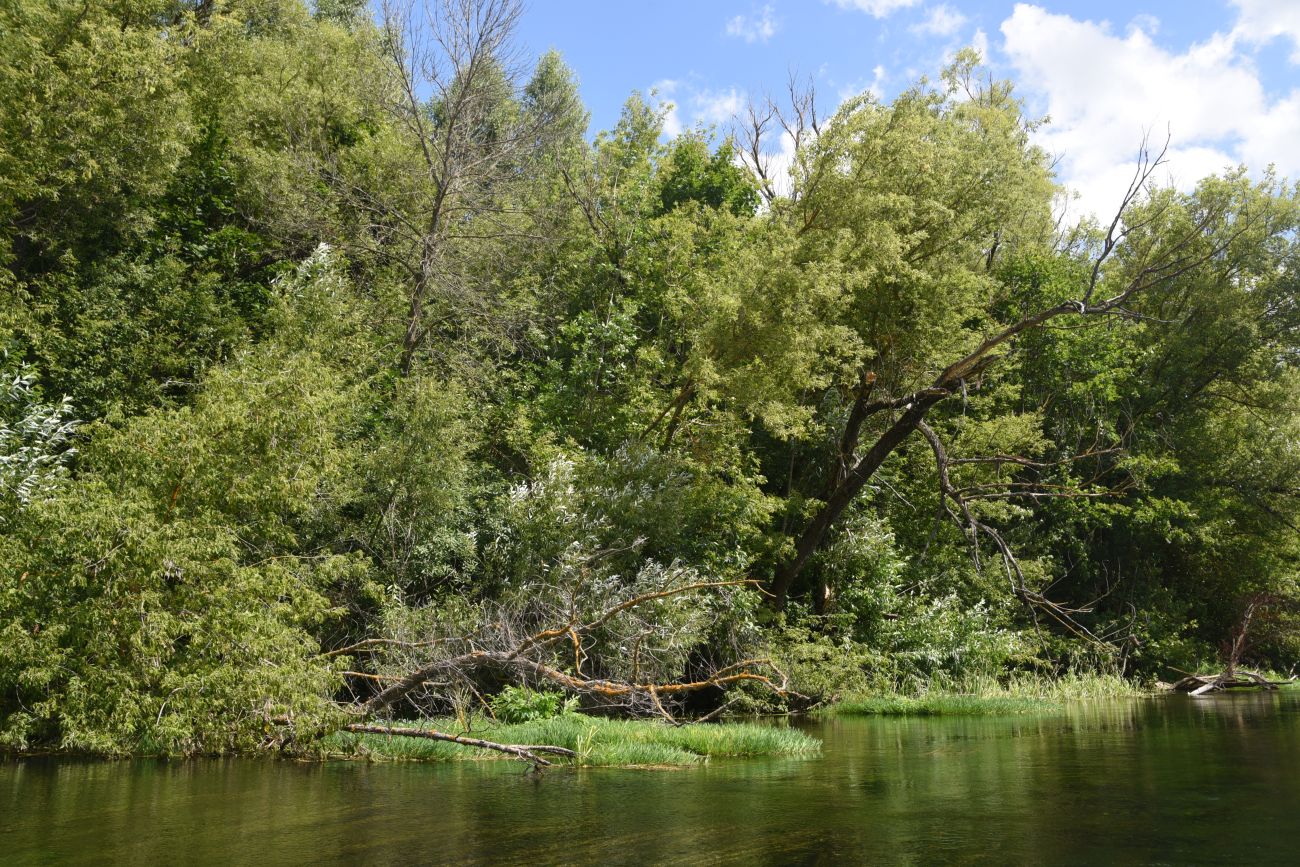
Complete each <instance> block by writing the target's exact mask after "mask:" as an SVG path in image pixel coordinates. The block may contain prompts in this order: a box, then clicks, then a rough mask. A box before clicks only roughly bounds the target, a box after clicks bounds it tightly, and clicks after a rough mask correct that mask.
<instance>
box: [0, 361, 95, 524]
mask: <svg viewBox="0 0 1300 867" xmlns="http://www.w3.org/2000/svg"><path fill="white" fill-rule="evenodd" d="M3 360H4V359H3V356H0V361H3ZM0 375H3V379H0V523H3V521H4V514H5V512H6V511H11V510H13V509H14V508H21V507H23V506H25V505H27V504H28V503H30V502H32V501H33V500H38V499H40V498H41V497H44V496H46V495H48V493H49V492H50V491H51V490H52V489H53V488H54V486H55V485H56V484H57V483H58V481H59V479H60V478H62V477H63V475H64V474H65V473H66V471H67V470H66V467H67V463H68V461H69V460H70V459H71V458H72V456H73V455H74V454H75V453H76V449H75V448H73V447H72V446H71V445H70V442H71V440H72V436H73V434H74V433H75V432H76V429H77V425H78V422H77V421H76V419H74V418H73V417H72V401H71V400H70V399H69V398H68V397H66V396H65V397H64V398H63V400H61V401H60V402H59V403H57V404H46V403H40V402H39V401H38V400H37V398H36V395H35V393H34V388H35V384H36V376H35V374H33V373H32V371H31V369H30V368H28V367H26V366H23V367H19V368H18V369H17V370H16V371H14V370H12V369H10V370H7V371H4V373H3V374H0Z"/></svg>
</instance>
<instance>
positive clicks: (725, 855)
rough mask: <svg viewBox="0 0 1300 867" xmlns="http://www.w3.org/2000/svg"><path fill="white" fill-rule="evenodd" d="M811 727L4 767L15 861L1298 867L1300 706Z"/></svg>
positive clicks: (1243, 704)
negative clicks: (580, 757)
mask: <svg viewBox="0 0 1300 867" xmlns="http://www.w3.org/2000/svg"><path fill="white" fill-rule="evenodd" d="M801 725H803V726H804V727H805V728H807V729H808V730H809V731H810V732H811V733H813V734H815V735H817V736H818V737H820V738H822V739H823V741H824V744H825V745H824V749H823V751H822V754H821V755H820V756H816V757H810V758H802V759H781V760H723V761H720V760H713V761H712V762H710V763H709V764H708V765H706V766H703V767H700V768H692V769H689V770H675V771H664V770H657V771H656V770H612V769H584V770H572V769H553V770H550V771H547V772H546V773H544V774H542V775H540V776H535V775H531V774H527V773H525V772H524V770H523V768H522V767H520V766H519V765H517V764H515V763H512V762H505V761H494V762H462V763H456V764H442V765H413V764H365V763H360V762H330V763H324V764H313V763H298V762H289V761H263V760H251V759H243V760H239V759H234V760H222V761H218V760H205V761H185V762H179V761H178V762H153V761H131V762H83V761H70V760H54V759H29V760H24V761H8V762H0V808H2V810H0V863H4V864H53V863H58V864H62V863H72V864H102V863H131V864H178V863H184V864H225V863H243V864H258V865H267V864H413V863H494V864H498V863H506V864H510V863H516V864H638V863H706V864H707V863H737V864H817V863H882V864H934V863H942V864H964V863H992V864H1190V863H1197V864H1271V863H1276V864H1294V863H1300V687H1293V688H1288V689H1284V690H1282V691H1280V692H1275V693H1250V694H1239V695H1230V696H1220V697H1212V698H1201V699H1192V698H1188V697H1185V696H1168V697H1162V698H1153V699H1141V700H1125V701H1107V702H1093V703H1080V704H1077V705H1072V706H1070V707H1069V708H1068V709H1066V710H1064V711H1061V712H1058V713H1053V714H1049V715H1044V716H1033V717H1025V716H1021V717H995V718H988V717H985V718H978V717H967V718H920V717H913V718H889V719H876V718H873V719H832V720H827V721H812V722H806V723H801Z"/></svg>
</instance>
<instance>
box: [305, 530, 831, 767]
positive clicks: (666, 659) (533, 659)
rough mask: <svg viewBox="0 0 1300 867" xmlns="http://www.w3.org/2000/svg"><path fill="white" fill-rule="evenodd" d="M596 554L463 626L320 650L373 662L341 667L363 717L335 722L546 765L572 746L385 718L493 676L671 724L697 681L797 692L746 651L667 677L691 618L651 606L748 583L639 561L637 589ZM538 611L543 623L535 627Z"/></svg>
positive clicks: (689, 633)
mask: <svg viewBox="0 0 1300 867" xmlns="http://www.w3.org/2000/svg"><path fill="white" fill-rule="evenodd" d="M602 553H603V552H601V553H597V554H595V555H592V556H590V557H588V558H585V560H584V561H583V562H582V563H580V564H579V566H578V568H576V569H575V570H574V572H573V579H574V580H572V581H571V582H569V583H568V584H567V585H564V586H563V588H562V589H561V590H560V592H559V593H558V594H555V595H553V596H552V598H551V599H549V600H547V599H546V598H545V597H546V594H545V593H540V592H539V593H528V592H525V593H521V594H519V595H518V596H517V597H516V599H517V600H518V603H517V604H516V605H515V606H510V605H496V606H492V607H490V608H489V607H485V608H484V609H483V611H482V615H483V616H482V617H481V618H480V621H479V627H478V629H477V630H475V631H473V632H471V633H469V634H465V635H444V636H425V637H422V638H416V639H414V640H405V639H398V638H372V639H365V640H362V641H358V642H353V643H351V644H349V645H347V646H345V647H342V648H338V649H337V650H332V651H328V652H327V655H330V656H339V655H343V654H345V653H348V654H351V653H360V654H367V655H368V656H369V657H370V662H369V663H368V665H369V667H371V668H373V669H375V670H373V671H347V672H345V673H344V674H345V676H346V677H347V678H348V679H349V680H350V681H351V682H352V683H353V685H354V687H355V688H356V692H357V695H356V697H355V698H354V699H353V700H352V701H351V702H348V703H347V704H345V705H344V708H343V709H344V710H345V711H346V712H348V713H349V714H352V715H354V716H356V717H359V718H360V719H361V720H362V721H361V722H356V723H352V724H350V725H347V726H345V727H344V730H345V731H348V732H352V733H357V734H380V735H388V736H394V737H415V738H427V739H433V740H441V741H446V742H449V743H456V744H460V745H462V746H469V747H475V748H479V749H486V750H493V751H496V752H500V753H504V754H507V755H510V756H513V757H515V758H517V759H520V760H522V761H526V762H529V763H531V764H532V765H533V766H534V767H543V766H546V765H549V764H551V763H550V762H549V761H548V760H546V759H545V758H543V755H557V756H564V757H569V758H572V757H574V755H575V754H574V752H573V751H572V750H569V749H566V748H564V747H558V746H550V745H513V744H502V743H497V742H493V741H488V740H484V739H481V738H474V737H469V736H467V735H465V734H449V733H445V732H440V731H436V730H433V729H428V728H420V727H415V726H402V725H394V724H393V723H392V722H391V721H390V720H391V718H392V717H393V714H394V711H395V710H396V709H397V708H399V707H401V708H404V709H405V710H407V711H410V712H411V713H412V714H413V715H415V716H418V717H429V716H431V714H430V713H429V708H430V707H440V706H455V705H456V704H457V703H458V696H457V692H458V691H465V692H468V693H469V694H471V695H473V696H474V697H475V698H476V699H477V700H478V701H479V702H480V703H482V704H483V706H484V707H486V706H487V704H486V701H484V699H483V698H482V689H481V687H482V684H484V683H502V682H505V683H509V684H517V685H524V686H541V687H547V688H552V689H557V690H559V691H562V692H564V693H565V694H568V695H572V696H578V697H580V698H581V699H583V700H584V701H585V702H586V703H587V704H588V705H589V707H590V709H593V710H603V711H609V710H617V711H619V712H620V713H623V714H626V715H629V716H640V717H657V718H659V719H662V720H664V721H665V722H667V723H670V724H672V725H681V724H683V720H682V715H681V710H680V708H681V707H682V705H683V702H684V700H685V699H686V698H687V697H688V696H691V695H693V694H697V693H700V692H703V691H705V690H717V691H719V692H720V693H725V692H726V691H728V690H731V689H733V688H735V687H737V686H740V685H742V684H744V685H751V686H756V687H758V688H759V689H761V690H762V691H764V692H766V693H768V694H770V695H773V696H778V697H781V698H783V699H795V700H806V697H804V696H802V695H800V694H799V693H797V692H795V691H794V690H792V689H791V688H790V686H789V680H788V678H787V677H786V675H785V674H784V672H782V671H781V669H780V668H779V667H778V666H777V665H776V664H775V663H774V662H773V661H772V660H771V659H768V658H766V657H744V658H741V659H739V660H736V661H734V662H727V663H725V664H715V665H712V666H711V667H709V668H708V669H706V670H702V671H700V670H699V666H698V664H697V666H696V669H697V670H696V672H694V673H692V674H691V675H690V676H679V677H675V678H674V677H667V676H665V674H666V672H668V671H670V670H671V669H672V668H678V669H682V668H684V667H685V666H684V665H683V663H684V662H685V661H686V659H687V657H688V655H689V652H690V651H691V650H693V649H694V648H693V647H692V646H691V645H692V643H693V642H694V640H695V638H696V637H697V634H696V633H695V632H694V631H693V630H690V629H687V630H683V631H682V632H681V633H678V632H676V631H675V630H673V629H672V628H671V625H670V624H667V625H666V624H665V623H664V622H663V618H662V617H661V616H660V614H661V606H663V605H665V604H672V605H674V606H676V607H678V608H679V609H682V608H684V609H692V608H695V609H700V608H702V606H703V604H704V603H705V602H706V601H707V600H709V599H710V598H711V597H710V596H709V594H713V597H714V598H712V601H717V599H716V594H718V593H721V592H725V591H728V590H737V589H742V588H747V587H750V586H752V585H754V584H755V583H756V582H754V581H750V580H732V581H699V580H693V578H694V573H693V572H692V571H691V570H688V569H683V568H670V569H646V570H643V573H642V577H645V576H646V575H649V576H650V578H651V580H653V581H654V582H655V583H656V584H657V585H658V586H655V587H653V588H641V589H640V591H639V592H636V590H635V589H634V587H635V585H633V587H619V586H617V585H612V586H611V585H609V584H607V583H604V582H599V581H593V580H591V579H592V574H591V569H592V567H593V566H594V565H595V564H597V563H598V562H599V560H600V559H601V557H602ZM597 584H603V586H604V587H605V589H606V594H601V593H600V592H597V591H596V590H595V587H594V586H593V585H597ZM551 589H552V591H554V590H556V589H557V588H551ZM602 596H603V598H602ZM543 621H546V622H547V624H546V625H544V626H542V628H537V625H538V624H539V623H541V622H543ZM528 623H531V624H533V628H531V629H529V630H527V631H525V630H524V629H523V628H522V627H523V625H524V624H528ZM518 636H522V637H518ZM611 651H613V652H611ZM398 672H400V673H398ZM369 690H374V691H372V692H368V691H369ZM367 692H368V694H367ZM734 701H735V699H734V698H732V699H731V700H730V701H728V702H726V703H722V704H720V705H719V707H718V708H715V709H714V710H713V711H711V712H710V713H708V714H705V715H704V716H703V717H702V718H701V719H702V721H703V720H711V719H714V718H716V716H717V715H719V713H720V711H721V710H722V709H724V708H725V707H728V706H730V705H731V704H732V703H734ZM674 710H676V711H677V712H676V713H674Z"/></svg>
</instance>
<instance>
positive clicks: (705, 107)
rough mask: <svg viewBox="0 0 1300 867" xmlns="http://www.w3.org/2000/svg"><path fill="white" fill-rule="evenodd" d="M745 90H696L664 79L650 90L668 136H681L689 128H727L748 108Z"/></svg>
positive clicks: (699, 88) (675, 81)
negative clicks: (662, 117)
mask: <svg viewBox="0 0 1300 867" xmlns="http://www.w3.org/2000/svg"><path fill="white" fill-rule="evenodd" d="M745 99H746V95H745V92H744V91H743V90H737V89H736V88H734V87H728V88H726V89H721V90H713V89H709V88H701V87H696V86H694V85H692V84H690V83H689V82H682V81H678V80H676V79H672V78H664V79H661V80H659V81H656V82H655V83H654V84H652V85H651V86H650V100H651V102H652V103H653V104H654V105H655V106H657V107H658V108H659V110H660V111H663V112H664V134H665V135H667V136H669V137H670V138H671V137H674V136H677V135H680V134H681V133H682V131H683V130H684V129H686V127H687V125H688V124H689V125H693V124H703V125H705V126H709V125H711V124H717V125H718V126H725V125H727V124H728V123H730V122H731V120H732V118H734V117H735V116H736V115H738V114H739V113H740V111H741V109H743V108H744V106H745Z"/></svg>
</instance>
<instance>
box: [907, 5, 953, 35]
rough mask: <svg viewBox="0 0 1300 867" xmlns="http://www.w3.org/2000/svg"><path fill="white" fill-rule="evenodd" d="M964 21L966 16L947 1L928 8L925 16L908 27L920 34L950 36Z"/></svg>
mask: <svg viewBox="0 0 1300 867" xmlns="http://www.w3.org/2000/svg"><path fill="white" fill-rule="evenodd" d="M965 23H966V16H965V15H963V14H961V13H960V12H958V11H957V10H956V9H953V8H952V7H951V6H949V5H948V4H947V3H940V4H939V5H938V6H935V7H933V8H932V9H930V10H929V11H928V12H927V13H926V15H925V18H924V19H922V20H921V21H920V23H918V24H913V25H912V26H911V27H909V28H908V29H909V30H911V31H912V32H913V33H918V34H920V35H922V36H952V35H953V34H955V33H956V32H957V31H958V30H960V29H961V26H962V25H963V24H965Z"/></svg>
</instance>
